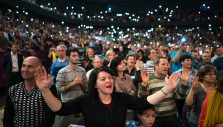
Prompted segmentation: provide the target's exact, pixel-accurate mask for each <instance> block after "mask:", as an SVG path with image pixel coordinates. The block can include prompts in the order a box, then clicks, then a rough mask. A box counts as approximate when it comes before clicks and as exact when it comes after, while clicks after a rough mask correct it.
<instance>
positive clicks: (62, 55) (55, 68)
mask: <svg viewBox="0 0 223 127" xmlns="http://www.w3.org/2000/svg"><path fill="white" fill-rule="evenodd" d="M66 50H67V47H66V46H65V45H58V46H57V49H56V53H57V57H58V58H57V60H56V61H55V62H53V64H52V65H51V68H50V74H51V75H52V76H53V82H54V83H56V77H57V73H58V72H59V70H60V69H61V68H63V67H65V66H67V65H68V64H69V60H68V59H67V57H66Z"/></svg>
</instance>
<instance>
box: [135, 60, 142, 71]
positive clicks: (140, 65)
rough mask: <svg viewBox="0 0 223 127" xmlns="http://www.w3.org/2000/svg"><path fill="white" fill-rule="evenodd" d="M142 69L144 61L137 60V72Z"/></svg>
mask: <svg viewBox="0 0 223 127" xmlns="http://www.w3.org/2000/svg"><path fill="white" fill-rule="evenodd" d="M141 67H142V61H140V60H137V61H136V64H135V68H136V69H137V70H140V68H141Z"/></svg>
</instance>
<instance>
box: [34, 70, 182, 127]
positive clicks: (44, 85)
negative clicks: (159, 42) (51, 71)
mask: <svg viewBox="0 0 223 127" xmlns="http://www.w3.org/2000/svg"><path fill="white" fill-rule="evenodd" d="M145 73H146V72H145ZM145 73H143V74H142V76H147V75H145ZM35 78H36V83H37V85H38V88H39V89H40V91H41V93H42V95H43V97H44V99H45V101H46V103H47V105H48V106H49V107H50V108H51V110H52V111H54V112H56V114H58V115H71V114H74V113H79V112H82V113H83V117H84V122H85V126H86V127H124V126H125V121H126V113H127V109H132V110H144V109H147V108H149V107H151V106H153V105H154V104H157V103H158V102H159V101H161V100H162V99H163V98H164V97H166V95H167V94H168V93H170V92H171V91H173V90H174V89H175V87H176V85H177V82H178V81H179V78H178V75H176V74H175V75H172V76H170V78H169V79H167V80H166V81H168V83H167V85H166V86H165V87H163V88H162V90H160V91H158V92H157V93H155V94H153V95H151V96H148V97H147V98H141V99H140V98H137V97H133V96H131V95H127V94H124V93H118V92H114V80H113V77H112V73H111V72H110V70H109V69H108V68H105V67H102V68H98V69H95V70H93V71H92V73H91V75H90V78H89V83H88V90H89V93H88V94H87V95H82V96H79V97H77V98H75V99H74V100H72V101H70V102H65V103H63V102H61V101H60V100H59V99H57V98H56V97H55V96H54V95H53V94H52V93H51V92H50V90H49V88H48V87H49V85H50V83H51V82H52V78H51V77H50V75H48V74H47V73H46V70H45V68H44V67H42V68H38V69H37V70H36V74H35Z"/></svg>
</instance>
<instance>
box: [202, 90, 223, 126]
mask: <svg viewBox="0 0 223 127" xmlns="http://www.w3.org/2000/svg"><path fill="white" fill-rule="evenodd" d="M219 123H223V93H221V92H219V90H217V89H215V90H213V92H212V93H211V95H210V98H209V100H208V104H207V115H206V117H205V122H204V124H205V125H207V126H208V127H210V126H213V125H215V124H219Z"/></svg>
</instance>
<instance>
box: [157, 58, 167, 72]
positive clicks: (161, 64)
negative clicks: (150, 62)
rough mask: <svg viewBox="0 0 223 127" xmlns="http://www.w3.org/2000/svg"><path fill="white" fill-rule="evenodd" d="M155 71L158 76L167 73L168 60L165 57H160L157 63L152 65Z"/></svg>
mask: <svg viewBox="0 0 223 127" xmlns="http://www.w3.org/2000/svg"><path fill="white" fill-rule="evenodd" d="M154 67H155V72H156V74H157V75H158V76H165V75H166V74H167V73H168V60H167V59H165V58H160V62H159V64H158V65H154Z"/></svg>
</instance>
